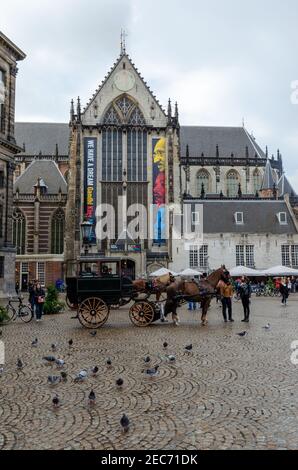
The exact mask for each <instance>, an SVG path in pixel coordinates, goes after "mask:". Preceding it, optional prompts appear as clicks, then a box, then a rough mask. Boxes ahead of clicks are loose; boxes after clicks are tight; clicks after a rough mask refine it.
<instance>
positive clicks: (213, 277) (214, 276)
mask: <svg viewBox="0 0 298 470" xmlns="http://www.w3.org/2000/svg"><path fill="white" fill-rule="evenodd" d="M223 272H224V268H223V267H220V268H218V269H216V270H215V271H213V272H212V273H211V274H209V276H208V277H207V278H206V281H207V282H208V284H210V285H211V286H213V287H215V286H216V285H217V283H218V281H219V279H220V277H221V275H222V273H223Z"/></svg>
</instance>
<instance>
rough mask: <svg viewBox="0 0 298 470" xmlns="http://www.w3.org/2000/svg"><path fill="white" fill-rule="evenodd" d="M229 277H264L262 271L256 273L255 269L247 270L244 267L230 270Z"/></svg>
mask: <svg viewBox="0 0 298 470" xmlns="http://www.w3.org/2000/svg"><path fill="white" fill-rule="evenodd" d="M229 272H230V275H231V276H232V277H238V276H250V277H253V276H264V274H263V272H262V271H257V270H256V269H252V268H247V267H246V266H236V267H235V268H232V269H230V271H229Z"/></svg>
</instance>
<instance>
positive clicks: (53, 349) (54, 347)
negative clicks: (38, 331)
mask: <svg viewBox="0 0 298 470" xmlns="http://www.w3.org/2000/svg"><path fill="white" fill-rule="evenodd" d="M51 349H52V351H53V352H56V351H57V344H54V343H53V344H51Z"/></svg>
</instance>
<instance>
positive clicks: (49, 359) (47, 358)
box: [42, 356, 56, 364]
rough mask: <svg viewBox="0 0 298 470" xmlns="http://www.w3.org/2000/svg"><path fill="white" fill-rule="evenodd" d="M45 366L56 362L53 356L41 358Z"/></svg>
mask: <svg viewBox="0 0 298 470" xmlns="http://www.w3.org/2000/svg"><path fill="white" fill-rule="evenodd" d="M42 359H43V360H44V361H45V363H46V364H53V363H54V362H56V358H55V357H54V356H44V357H43V358H42Z"/></svg>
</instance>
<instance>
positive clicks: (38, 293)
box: [34, 282, 46, 322]
mask: <svg viewBox="0 0 298 470" xmlns="http://www.w3.org/2000/svg"><path fill="white" fill-rule="evenodd" d="M45 295H46V294H45V291H44V290H43V288H42V287H41V285H40V283H39V282H38V283H37V284H36V287H35V290H34V299H35V309H36V321H38V322H39V321H41V317H42V313H43V305H44V300H45Z"/></svg>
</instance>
